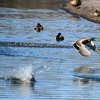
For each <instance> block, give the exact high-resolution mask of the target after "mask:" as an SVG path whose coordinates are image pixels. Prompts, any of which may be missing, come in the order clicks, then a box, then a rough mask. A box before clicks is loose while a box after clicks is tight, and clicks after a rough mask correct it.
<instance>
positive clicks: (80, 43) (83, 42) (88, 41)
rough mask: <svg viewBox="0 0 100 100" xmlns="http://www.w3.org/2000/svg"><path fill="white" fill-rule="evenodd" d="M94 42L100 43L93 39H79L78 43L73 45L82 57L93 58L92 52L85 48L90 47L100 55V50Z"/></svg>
mask: <svg viewBox="0 0 100 100" xmlns="http://www.w3.org/2000/svg"><path fill="white" fill-rule="evenodd" d="M92 41H98V39H97V38H91V39H87V38H82V39H79V40H77V41H75V42H74V43H73V44H72V45H73V46H74V48H75V49H76V50H78V52H79V53H80V54H81V55H82V56H86V57H88V56H91V53H90V51H89V50H88V49H87V48H86V47H85V45H86V46H88V47H89V48H90V49H92V50H93V51H95V52H98V53H99V51H100V50H99V49H98V48H97V47H96V46H95V45H94V43H93V42H92Z"/></svg>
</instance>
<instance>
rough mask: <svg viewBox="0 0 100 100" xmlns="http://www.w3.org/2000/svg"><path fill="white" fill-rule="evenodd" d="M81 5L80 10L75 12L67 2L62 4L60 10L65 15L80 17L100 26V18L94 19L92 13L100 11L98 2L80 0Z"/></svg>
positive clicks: (99, 2) (98, 0) (99, 0)
mask: <svg viewBox="0 0 100 100" xmlns="http://www.w3.org/2000/svg"><path fill="white" fill-rule="evenodd" d="M81 1H82V4H81V5H80V8H79V9H77V10H75V9H74V7H73V6H72V5H71V4H70V3H69V2H68V3H66V4H62V7H61V9H62V10H64V11H66V12H67V13H70V14H73V15H75V16H80V17H82V18H84V19H86V20H88V21H91V22H95V23H98V24H100V16H98V17H95V16H94V15H93V13H94V12H95V10H98V11H100V0H81Z"/></svg>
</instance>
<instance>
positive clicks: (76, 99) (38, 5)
mask: <svg viewBox="0 0 100 100" xmlns="http://www.w3.org/2000/svg"><path fill="white" fill-rule="evenodd" d="M67 1H68V0H67ZM65 2H66V0H38V1H36V0H13V1H10V0H3V1H1V2H0V58H1V59H0V100H5V99H7V100H22V99H23V100H49V99H53V100H55V99H59V100H97V99H100V91H99V90H100V68H99V67H100V54H98V53H96V52H94V51H92V50H90V51H91V53H92V56H90V57H83V56H81V55H80V54H79V53H78V52H77V51H76V50H75V49H74V48H73V47H72V46H71V45H72V43H73V42H74V41H75V40H77V39H80V38H82V37H87V38H91V37H97V38H98V40H99V41H98V42H95V44H96V46H97V47H100V39H99V37H100V30H99V29H100V25H99V24H96V23H93V22H89V21H87V20H85V19H82V18H79V17H75V16H73V15H70V14H68V13H66V12H65V11H63V10H61V9H60V6H61V4H62V3H65ZM37 23H41V24H42V25H43V27H44V30H43V31H41V32H36V31H35V30H34V26H35V25H36V24H37ZM59 32H61V33H62V35H63V36H64V38H65V39H64V41H61V42H60V43H58V42H56V41H55V40H54V37H55V36H56V35H57V34H58V33H59ZM32 44H33V45H32ZM29 45H31V46H29ZM35 45H37V46H35ZM32 74H34V77H35V80H36V81H35V82H31V83H30V81H29V80H30V78H31V75H32ZM12 78H17V79H20V82H19V81H18V80H16V79H15V80H12Z"/></svg>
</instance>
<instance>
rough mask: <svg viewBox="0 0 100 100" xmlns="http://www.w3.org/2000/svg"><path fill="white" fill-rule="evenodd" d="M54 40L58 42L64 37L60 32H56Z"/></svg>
mask: <svg viewBox="0 0 100 100" xmlns="http://www.w3.org/2000/svg"><path fill="white" fill-rule="evenodd" d="M55 40H56V41H58V42H60V41H63V40H64V37H63V36H62V35H61V33H58V35H57V36H55Z"/></svg>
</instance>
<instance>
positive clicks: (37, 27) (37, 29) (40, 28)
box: [34, 23, 43, 32]
mask: <svg viewBox="0 0 100 100" xmlns="http://www.w3.org/2000/svg"><path fill="white" fill-rule="evenodd" d="M34 29H35V30H36V31H37V32H40V31H41V30H43V26H42V25H41V24H40V23H38V24H37V25H36V26H35V28H34Z"/></svg>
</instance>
